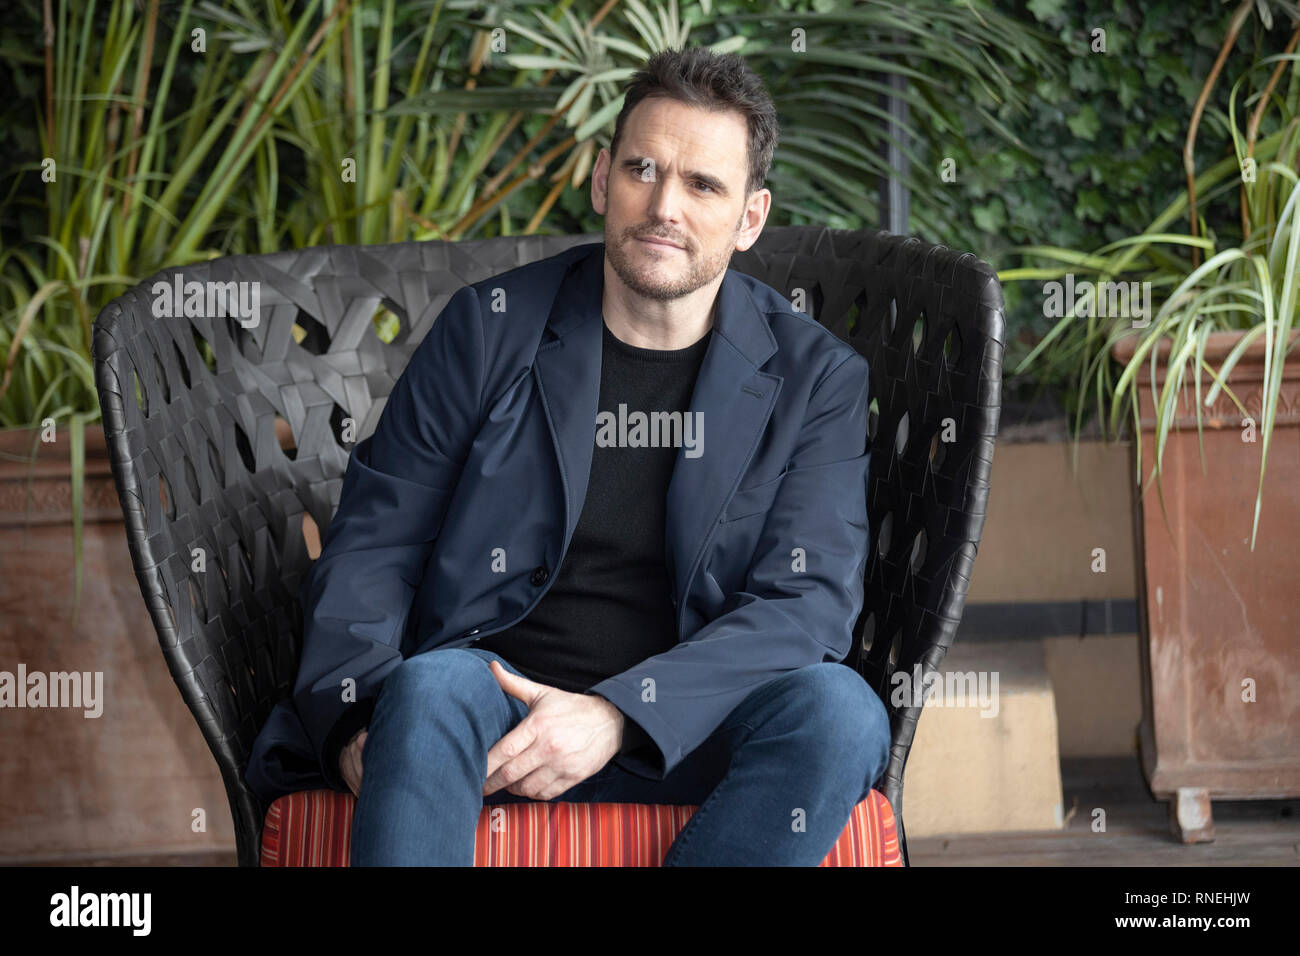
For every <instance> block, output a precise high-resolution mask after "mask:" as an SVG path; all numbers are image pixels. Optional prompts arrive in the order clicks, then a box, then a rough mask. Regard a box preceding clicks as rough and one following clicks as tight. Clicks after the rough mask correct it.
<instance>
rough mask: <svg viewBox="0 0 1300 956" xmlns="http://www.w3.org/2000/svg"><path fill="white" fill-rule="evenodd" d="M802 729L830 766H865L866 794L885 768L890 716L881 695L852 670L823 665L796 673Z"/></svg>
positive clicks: (828, 664)
mask: <svg viewBox="0 0 1300 956" xmlns="http://www.w3.org/2000/svg"><path fill="white" fill-rule="evenodd" d="M798 673H799V683H798V687H799V697H800V699H799V709H800V714H799V716H800V718H801V723H803V724H804V726H806V727H807V728H808V730H809V732H810V733H812V734H813V735H814V736H815V737H816V740H817V744H818V749H819V750H820V751H821V752H822V753H823V754H825V755H826V757H827V758H828V759H830V760H834V761H836V762H842V761H843V760H844V759H845V758H846V757H847V756H848V755H850V754H860V755H861V756H862V757H863V759H864V760H865V761H866V766H865V768H864V769H865V771H866V773H867V774H868V788H869V787H870V784H872V783H874V782H875V781H876V779H878V778H879V777H880V775H881V774H883V773H884V772H885V768H886V767H887V766H888V763H889V747H890V742H891V741H890V726H889V712H888V711H887V710H886V708H885V703H884V701H882V700H881V699H880V695H879V694H877V693H876V692H875V691H874V690H872V689H871V685H870V684H868V683H867V682H866V681H865V680H863V678H862V676H861V675H860V674H858V673H857V672H856V671H854V670H853V669H852V668H850V667H846V666H845V665H843V664H838V663H830V662H823V663H820V664H814V665H812V666H810V667H805V668H802V670H800V671H799V672H798Z"/></svg>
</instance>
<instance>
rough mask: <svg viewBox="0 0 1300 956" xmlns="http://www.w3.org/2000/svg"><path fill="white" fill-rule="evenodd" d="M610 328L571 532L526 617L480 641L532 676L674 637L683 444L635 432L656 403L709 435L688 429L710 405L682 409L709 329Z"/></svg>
mask: <svg viewBox="0 0 1300 956" xmlns="http://www.w3.org/2000/svg"><path fill="white" fill-rule="evenodd" d="M602 325H603V323H602ZM603 335H604V344H603V347H602V352H601V369H600V404H599V410H600V412H602V413H605V412H608V413H609V414H610V416H612V418H607V419H605V421H604V422H603V423H602V422H600V421H599V420H598V423H597V429H596V430H595V432H594V433H593V445H594V449H593V453H592V462H591V475H590V478H589V480H588V483H587V497H586V500H585V501H584V503H583V507H582V514H581V515H580V516H579V518H578V524H577V527H576V528H575V529H574V532H573V539H572V540H571V541H570V542H569V548H568V551H566V552H565V555H564V559H563V561H562V562H561V564H560V568H559V571H558V573H557V575H556V577H555V579H554V581H553V583H552V584H551V586H550V589H549V590H548V591H547V592H546V593H545V594H544V595H542V599H541V600H540V601H539V602H538V603H537V605H536V606H535V607H534V608H533V609H532V611H531V612H529V614H528V615H527V617H525V618H524V619H523V620H521V621H519V622H517V623H516V624H515V625H514V626H513V627H509V628H507V629H506V630H504V631H499V632H498V633H496V634H491V635H489V636H487V637H485V638H483V639H482V640H480V641H478V642H477V643H476V644H475V646H476V647H480V648H483V649H484V650H489V651H493V652H495V653H497V654H500V655H501V657H502V658H504V659H505V660H507V661H509V662H510V663H511V664H512V665H514V667H515V668H517V669H518V670H519V672H520V673H522V674H523V675H524V676H525V677H528V678H529V679H530V680H535V681H538V682H540V683H544V684H549V685H551V686H552V687H559V688H560V689H561V690H567V691H571V692H574V693H580V692H582V691H585V690H587V689H588V688H590V687H592V686H593V685H595V684H598V683H600V682H601V681H602V680H605V679H606V678H607V677H612V676H614V675H615V674H619V673H622V672H623V671H625V670H627V669H628V668H631V667H634V666H636V665H637V664H639V663H641V661H643V660H645V659H646V658H647V657H652V656H654V655H655V654H659V653H662V652H663V651H666V650H668V649H669V648H671V647H673V646H675V645H676V644H677V625H676V614H675V609H674V607H673V605H672V588H671V584H670V582H669V580H668V571H667V568H666V566H665V559H664V548H665V542H664V525H665V517H666V513H667V495H668V482H669V480H670V479H671V478H672V474H673V466H674V465H675V464H676V460H677V454H678V451H679V450H680V449H679V448H678V447H677V445H676V444H669V445H667V446H665V447H638V445H640V444H641V443H647V444H648V443H650V442H653V441H655V439H652V438H650V437H649V436H650V434H651V431H652V429H651V428H649V427H647V428H646V429H645V430H644V432H643V433H641V434H638V432H637V430H636V429H635V427H634V425H635V423H636V419H635V416H634V413H636V412H638V411H639V412H644V413H645V414H646V417H647V418H648V419H649V418H650V413H651V412H660V411H666V412H678V413H680V417H681V419H682V425H683V430H682V431H681V432H680V433H678V434H680V435H681V436H682V438H681V439H680V441H682V442H684V441H685V440H687V439H690V438H692V437H693V441H694V442H696V443H699V442H700V441H701V440H702V437H703V436H702V435H701V434H700V431H701V429H700V428H699V427H695V428H694V430H693V431H687V430H686V428H687V426H688V425H692V426H694V425H696V424H697V423H698V420H699V418H701V417H702V416H690V417H691V418H694V419H695V420H696V421H694V422H690V423H688V422H687V421H686V419H687V417H688V415H690V413H689V411H688V409H689V408H690V402H691V395H692V393H693V391H694V388H695V379H696V377H697V375H698V374H699V370H700V366H701V364H702V363H703V361H704V354H705V352H706V351H707V350H708V346H709V340H710V338H711V336H712V331H711V330H710V331H709V332H706V333H705V334H704V337H703V338H701V339H699V340H698V341H697V342H695V344H693V345H690V346H687V347H686V348H684V349H671V350H665V349H645V348H638V347H637V346H634V345H629V344H628V343H626V342H624V341H622V340H621V339H619V338H617V337H615V335H614V334H613V333H612V332H610V330H609V327H608V326H604V332H603ZM620 405H623V406H625V409H623V410H620V408H619V406H620ZM621 419H624V420H626V422H627V427H626V429H625V430H623V429H620V428H619V422H620V420H621ZM650 421H654V419H650ZM611 423H612V427H610V426H611ZM601 424H604V425H605V428H604V429H603V430H602V429H601V428H600V425H601ZM674 440H675V441H677V439H676V438H674ZM611 441H613V442H616V444H612V445H611V444H610V442H611ZM623 442H626V443H625V444H623ZM645 747H649V748H651V752H653V750H654V743H653V741H651V739H650V737H649V735H648V734H646V733H645V731H644V730H642V728H641V727H640V726H639V725H638V724H636V723H635V722H634V721H632V720H627V721H626V723H625V725H624V734H623V748H622V749H621V750H620V751H619V752H620V753H631V752H633V751H640V750H641V749H642V748H645Z"/></svg>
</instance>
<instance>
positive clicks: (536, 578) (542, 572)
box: [529, 564, 551, 587]
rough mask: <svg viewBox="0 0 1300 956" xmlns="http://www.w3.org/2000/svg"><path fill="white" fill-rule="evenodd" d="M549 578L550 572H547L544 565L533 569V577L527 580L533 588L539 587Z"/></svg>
mask: <svg viewBox="0 0 1300 956" xmlns="http://www.w3.org/2000/svg"><path fill="white" fill-rule="evenodd" d="M550 576H551V572H550V571H547V570H546V567H545V566H544V565H540V564H539V565H538V566H537V567H535V568H533V575H532V577H531V578H529V580H530V581H532V582H533V584H534V585H535V586H537V587H541V586H542V585H543V584H545V583H546V581H547V579H548V578H549V577H550Z"/></svg>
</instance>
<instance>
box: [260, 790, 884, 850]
mask: <svg viewBox="0 0 1300 956" xmlns="http://www.w3.org/2000/svg"><path fill="white" fill-rule="evenodd" d="M355 806H356V798H355V797H353V796H352V794H350V793H339V792H337V791H335V790H307V791H301V792H299V793H291V794H287V795H286V796H283V797H280V798H279V799H278V800H276V801H275V802H274V803H273V804H271V809H270V810H268V811H267V813H266V823H265V826H264V828H263V830H262V866H347V865H348V862H349V858H350V852H351V844H352V810H353V808H354V807H355ZM696 809H697V808H696V807H677V806H658V805H654V806H652V805H648V804H639V803H541V802H531V803H504V804H495V805H490V806H485V807H484V808H483V813H482V815H481V816H480V817H479V819H478V830H477V832H476V833H475V838H474V865H475V866H659V865H660V864H661V863H662V862H663V858H664V857H665V856H666V855H667V854H668V848H669V846H671V845H672V842H673V839H674V838H675V837H676V836H677V834H678V832H679V831H680V830H681V829H682V827H684V826H686V821H687V820H689V819H690V818H691V814H693V813H694V812H695V811H696ZM820 865H821V866H902V865H903V858H902V854H901V853H900V852H899V847H898V828H897V827H896V826H895V825H894V811H893V809H892V808H891V807H890V805H889V801H888V800H886V799H885V798H884V795H883V794H881V793H880V792H879V791H877V790H872V791H871V794H870V795H869V796H868V797H867V799H865V800H863V801H862V802H861V803H859V804H858V805H857V806H856V807H854V808H853V813H852V814H851V815H850V817H849V822H848V824H847V825H845V827H844V832H843V833H841V834H840V838H839V840H837V841H836V843H835V846H834V847H832V848H831V852H830V853H828V854H827V856H826V859H824V860H822V862H821V864H820Z"/></svg>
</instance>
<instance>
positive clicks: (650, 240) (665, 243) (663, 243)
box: [637, 236, 682, 250]
mask: <svg viewBox="0 0 1300 956" xmlns="http://www.w3.org/2000/svg"><path fill="white" fill-rule="evenodd" d="M637 241H638V242H644V243H646V244H647V245H651V246H656V247H658V248H660V249H677V250H681V248H682V247H681V246H679V245H677V243H675V242H671V241H669V240H668V239H659V238H656V237H654V236H638V237H637Z"/></svg>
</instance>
